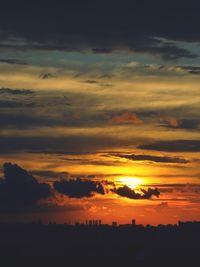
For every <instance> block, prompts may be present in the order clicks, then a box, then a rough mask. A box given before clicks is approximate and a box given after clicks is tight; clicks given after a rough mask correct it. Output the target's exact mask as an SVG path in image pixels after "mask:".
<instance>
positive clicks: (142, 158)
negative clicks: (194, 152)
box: [113, 154, 189, 163]
mask: <svg viewBox="0 0 200 267" xmlns="http://www.w3.org/2000/svg"><path fill="white" fill-rule="evenodd" d="M113 156H116V157H120V158H125V159H129V160H133V161H152V162H162V163H188V162H189V161H188V160H186V159H184V158H178V157H167V156H153V155H144V154H113Z"/></svg>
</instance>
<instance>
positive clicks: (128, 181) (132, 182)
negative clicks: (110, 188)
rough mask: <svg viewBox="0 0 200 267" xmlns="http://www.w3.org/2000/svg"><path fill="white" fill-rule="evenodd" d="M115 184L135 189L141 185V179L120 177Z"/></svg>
mask: <svg viewBox="0 0 200 267" xmlns="http://www.w3.org/2000/svg"><path fill="white" fill-rule="evenodd" d="M117 182H119V183H120V184H123V185H127V186H128V187H130V188H131V189H135V188H137V187H138V186H139V185H142V183H143V181H142V179H140V178H136V177H131V176H126V177H120V178H118V179H117Z"/></svg>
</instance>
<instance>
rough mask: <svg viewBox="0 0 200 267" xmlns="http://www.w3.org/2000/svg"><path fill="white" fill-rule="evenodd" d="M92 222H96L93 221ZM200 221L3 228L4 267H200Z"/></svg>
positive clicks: (1, 255)
mask: <svg viewBox="0 0 200 267" xmlns="http://www.w3.org/2000/svg"><path fill="white" fill-rule="evenodd" d="M91 222H92V221H91ZM199 234H200V222H179V223H178V225H158V226H156V227H153V226H150V225H148V226H146V227H144V226H142V225H136V224H135V221H133V222H132V224H130V225H129V224H127V225H117V223H115V222H113V224H112V225H105V224H102V223H101V221H93V223H91V224H89V221H88V223H87V224H86V223H85V224H79V223H77V224H76V225H67V224H56V223H50V224H48V225H47V224H42V223H41V222H37V223H26V224H24V223H15V224H13V223H12V224H8V223H0V262H1V264H2V265H1V266H27V267H30V266H31V267H32V266H45V267H46V266H58V267H59V266H71V267H74V266H124V267H126V266H161V267H162V266H178V267H179V266H200V265H199V263H200V258H199V237H200V235H199Z"/></svg>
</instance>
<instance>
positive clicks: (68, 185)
mask: <svg viewBox="0 0 200 267" xmlns="http://www.w3.org/2000/svg"><path fill="white" fill-rule="evenodd" d="M54 188H55V190H56V191H57V192H59V193H61V194H64V195H67V196H69V197H71V198H83V197H92V196H93V195H94V194H95V193H98V194H101V195H104V194H105V190H104V187H103V184H102V183H100V182H95V181H90V180H81V179H79V178H77V179H76V180H72V179H71V180H61V181H56V182H55V183H54Z"/></svg>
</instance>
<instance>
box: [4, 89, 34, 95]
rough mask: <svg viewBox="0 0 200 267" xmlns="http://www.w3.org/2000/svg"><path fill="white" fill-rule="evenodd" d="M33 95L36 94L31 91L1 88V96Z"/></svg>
mask: <svg viewBox="0 0 200 267" xmlns="http://www.w3.org/2000/svg"><path fill="white" fill-rule="evenodd" d="M1 94H8V95H32V94H34V92H33V91H32V90H29V89H11V88H0V95H1Z"/></svg>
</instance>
